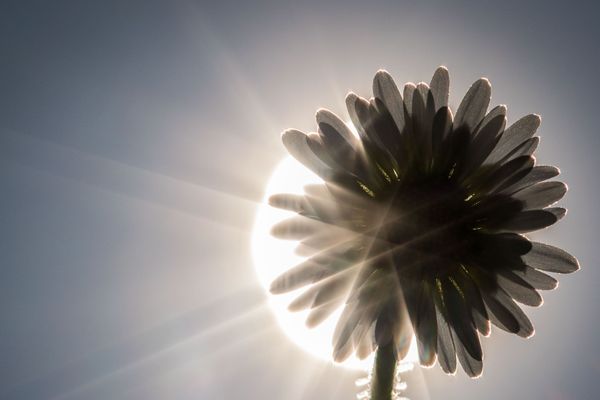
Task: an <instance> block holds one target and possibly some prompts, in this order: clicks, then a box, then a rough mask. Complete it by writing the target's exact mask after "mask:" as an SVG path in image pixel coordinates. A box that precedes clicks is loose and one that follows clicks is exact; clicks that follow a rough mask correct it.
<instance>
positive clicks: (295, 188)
mask: <svg viewBox="0 0 600 400" xmlns="http://www.w3.org/2000/svg"><path fill="white" fill-rule="evenodd" d="M321 182H322V180H321V178H319V177H318V176H317V175H315V174H314V173H313V172H312V171H310V170H308V169H307V168H306V167H304V166H303V165H302V164H300V163H299V162H298V161H296V160H295V159H294V158H292V157H286V158H285V159H283V161H281V162H280V163H279V164H278V165H277V166H276V168H275V170H274V172H273V174H272V175H271V178H270V179H269V182H268V183H267V187H266V191H265V196H264V198H263V201H262V202H261V204H260V206H259V208H258V212H257V215H256V220H255V223H254V228H253V231H252V255H253V261H254V266H255V269H256V273H257V275H258V279H259V281H260V283H261V285H262V286H263V288H264V289H265V290H266V291H267V293H268V296H269V306H270V307H271V309H272V310H273V312H274V314H275V316H276V319H277V322H278V323H279V326H280V327H281V329H282V330H283V331H284V332H285V334H286V335H287V336H288V337H289V338H290V339H291V340H292V341H293V342H294V343H296V344H297V345H298V346H300V347H301V348H302V349H303V350H304V351H306V352H308V353H310V354H312V355H313V356H315V357H317V358H319V359H323V360H327V361H330V362H333V361H331V355H332V352H333V346H332V343H331V338H332V337H333V331H334V328H335V324H336V321H337V319H338V317H339V316H340V314H341V312H342V308H341V307H340V309H338V310H337V311H336V312H335V313H333V315H331V316H330V317H329V318H328V319H327V320H325V321H324V322H322V323H321V324H319V325H318V326H316V327H314V328H307V327H306V325H305V323H304V321H305V319H306V316H307V314H308V311H304V312H296V313H293V312H290V311H289V310H288V308H287V307H288V304H289V303H290V302H291V301H292V300H293V299H294V297H295V296H296V294H297V293H296V292H291V293H287V294H285V295H281V294H279V295H277V296H273V295H271V294H270V293H269V287H270V285H271V282H272V281H273V279H275V278H276V277H277V276H279V275H280V274H281V273H283V272H285V271H286V270H288V269H289V268H291V267H293V266H294V265H297V264H298V263H300V262H302V261H303V260H304V258H303V257H300V256H298V255H297V254H295V253H294V249H295V247H296V245H297V242H294V241H286V240H280V239H276V238H274V237H273V236H272V235H271V234H270V232H271V227H272V226H273V225H274V224H276V223H277V222H279V221H281V220H283V219H285V218H287V217H289V216H290V213H289V212H287V211H283V210H280V209H277V208H274V207H271V206H269V205H268V204H267V199H268V198H269V196H271V195H273V194H275V193H296V194H302V193H303V187H304V186H305V185H307V184H311V183H321ZM372 357H373V355H371V356H370V357H369V358H367V359H365V360H359V359H358V358H356V357H355V356H352V357H350V358H349V359H348V360H346V361H345V362H343V363H341V364H336V365H341V366H343V367H346V368H350V369H358V370H369V369H370V368H371V366H372V365H373V360H372ZM417 361H418V354H417V349H416V345H415V341H414V340H413V343H412V345H411V349H410V351H409V353H408V355H407V356H406V358H405V359H404V360H403V362H405V363H416V362H417Z"/></svg>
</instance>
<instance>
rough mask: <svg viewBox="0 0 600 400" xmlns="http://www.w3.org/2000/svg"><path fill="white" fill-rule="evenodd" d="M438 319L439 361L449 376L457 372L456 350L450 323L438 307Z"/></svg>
mask: <svg viewBox="0 0 600 400" xmlns="http://www.w3.org/2000/svg"><path fill="white" fill-rule="evenodd" d="M436 318H437V327H438V337H437V360H438V362H439V364H440V367H441V368H442V370H443V371H444V372H445V373H447V374H454V373H455V372H456V350H455V349H454V341H453V340H452V333H451V331H450V325H448V321H446V318H444V316H443V315H442V312H441V311H440V310H439V309H438V308H437V307H436Z"/></svg>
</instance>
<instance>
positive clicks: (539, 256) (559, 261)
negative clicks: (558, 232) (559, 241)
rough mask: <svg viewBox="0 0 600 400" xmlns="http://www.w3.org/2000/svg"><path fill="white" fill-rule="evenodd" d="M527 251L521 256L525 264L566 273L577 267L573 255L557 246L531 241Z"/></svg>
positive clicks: (575, 269) (573, 270)
mask: <svg viewBox="0 0 600 400" xmlns="http://www.w3.org/2000/svg"><path fill="white" fill-rule="evenodd" d="M531 244H532V248H531V251H529V253H527V254H525V255H524V256H522V258H523V261H524V262H525V264H527V265H529V266H530V267H533V268H536V269H541V270H542V271H548V272H558V273H561V274H568V273H571V272H575V271H577V270H578V269H579V262H578V261H577V259H576V258H575V257H573V256H572V255H570V254H569V253H567V252H566V251H564V250H562V249H559V248H558V247H554V246H550V245H549V244H544V243H538V242H532V243H531Z"/></svg>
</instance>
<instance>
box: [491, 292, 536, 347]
mask: <svg viewBox="0 0 600 400" xmlns="http://www.w3.org/2000/svg"><path fill="white" fill-rule="evenodd" d="M483 300H484V301H485V304H486V306H488V307H489V311H490V317H491V321H492V322H493V323H494V325H496V326H498V327H499V328H501V329H504V330H507V331H508V332H511V333H516V334H517V335H519V336H521V337H525V338H528V337H531V336H533V334H534V332H535V330H534V329H533V325H532V324H531V321H530V320H529V318H528V317H527V315H525V313H524V312H523V310H521V307H519V306H518V305H517V304H516V303H515V302H514V301H513V299H511V297H510V296H509V295H507V294H506V292H504V290H502V289H497V290H493V291H490V292H487V293H486V295H485V296H484V298H483ZM509 316H510V317H509ZM511 317H512V318H511ZM514 322H516V323H517V326H516V330H515V325H514Z"/></svg>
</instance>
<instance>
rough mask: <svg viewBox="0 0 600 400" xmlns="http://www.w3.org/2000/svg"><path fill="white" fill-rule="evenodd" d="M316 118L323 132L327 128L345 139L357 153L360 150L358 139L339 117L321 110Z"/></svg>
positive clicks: (323, 109)
mask: <svg viewBox="0 0 600 400" xmlns="http://www.w3.org/2000/svg"><path fill="white" fill-rule="evenodd" d="M315 118H316V120H317V124H318V125H319V128H321V130H323V129H324V128H326V129H327V130H328V131H334V132H335V133H336V134H337V136H339V137H341V138H343V139H344V140H345V141H346V143H348V144H349V145H350V146H351V147H352V148H353V149H354V150H355V151H357V150H358V149H359V148H360V143H359V142H358V139H357V137H356V136H354V134H353V133H352V132H351V131H350V128H348V125H346V124H345V123H344V121H342V120H341V119H340V118H339V117H338V116H337V115H335V114H334V113H332V112H331V111H329V110H327V109H325V108H320V109H319V110H317V114H316V117H315Z"/></svg>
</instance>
